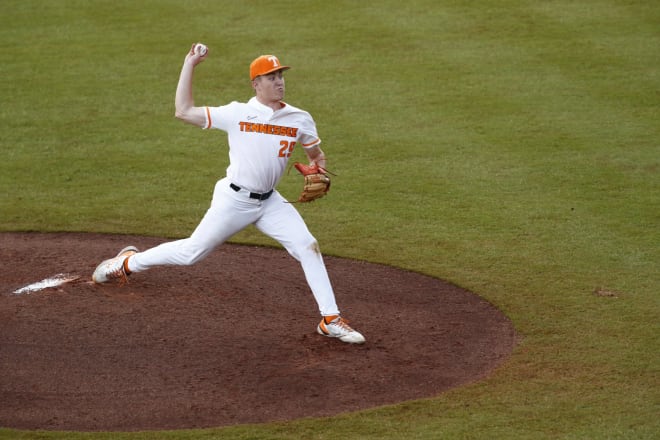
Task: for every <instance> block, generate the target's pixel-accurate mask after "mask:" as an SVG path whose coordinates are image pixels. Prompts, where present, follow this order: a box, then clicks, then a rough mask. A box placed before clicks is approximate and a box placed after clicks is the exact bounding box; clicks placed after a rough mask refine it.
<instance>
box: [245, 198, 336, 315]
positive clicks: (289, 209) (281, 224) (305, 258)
mask: <svg viewBox="0 0 660 440" xmlns="http://www.w3.org/2000/svg"><path fill="white" fill-rule="evenodd" d="M255 226H256V227H257V229H259V230H260V231H261V232H263V233H264V234H266V235H268V236H269V237H271V238H273V239H275V240H277V241H278V242H279V243H281V244H282V246H284V248H285V249H286V250H287V251H288V252H289V254H291V255H292V256H293V257H294V258H295V259H296V260H298V261H299V262H300V264H301V266H302V269H303V271H304V273H305V279H306V280H307V284H309V287H310V289H311V290H312V293H313V294H314V299H316V302H317V304H318V306H319V310H320V312H321V315H324V316H325V315H338V314H339V308H338V307H337V304H336V302H335V294H334V291H333V290H332V285H331V283H330V278H329V277H328V272H327V270H326V268H325V263H324V262H323V256H322V255H321V250H320V249H319V245H318V243H317V241H316V239H315V238H314V236H313V235H312V234H311V233H310V232H309V229H308V228H307V225H306V224H305V222H304V221H303V219H302V217H301V216H300V214H299V213H298V211H297V210H296V209H295V208H294V207H293V206H292V205H291V204H290V203H286V202H285V200H284V198H283V197H282V196H281V195H280V194H279V193H278V192H274V193H273V195H272V196H271V197H270V199H268V200H267V201H266V202H265V203H264V207H263V215H262V216H261V218H260V219H259V220H258V221H257V222H256V223H255Z"/></svg>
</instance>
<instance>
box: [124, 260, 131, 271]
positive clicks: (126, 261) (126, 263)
mask: <svg viewBox="0 0 660 440" xmlns="http://www.w3.org/2000/svg"><path fill="white" fill-rule="evenodd" d="M128 258H130V257H128ZM128 258H126V259H125V260H124V273H125V274H126V275H130V274H131V270H130V269H129V268H128Z"/></svg>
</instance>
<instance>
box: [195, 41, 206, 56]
mask: <svg viewBox="0 0 660 440" xmlns="http://www.w3.org/2000/svg"><path fill="white" fill-rule="evenodd" d="M208 50H209V49H208V47H206V45H204V44H202V43H198V44H197V45H195V53H196V54H198V55H200V56H204V55H206V52H208Z"/></svg>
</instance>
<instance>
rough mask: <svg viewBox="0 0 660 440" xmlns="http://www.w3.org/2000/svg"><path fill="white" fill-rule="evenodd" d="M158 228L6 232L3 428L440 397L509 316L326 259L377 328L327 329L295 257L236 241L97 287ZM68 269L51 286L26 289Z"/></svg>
mask: <svg viewBox="0 0 660 440" xmlns="http://www.w3.org/2000/svg"><path fill="white" fill-rule="evenodd" d="M164 241H166V240H165V239H160V238H151V237H136V236H116V235H114V236H113V235H101V234H71V233H66V234H64V233H63V234H40V233H4V234H0V244H1V246H0V259H1V261H3V262H4V264H3V269H2V277H1V281H0V402H2V405H0V426H3V427H9V428H18V429H44V430H75V431H136V430H156V429H158V430H160V429H178V428H203V427H216V426H226V425H234V424H242V423H260V422H270V421H283V420H291V419H296V418H301V417H317V416H331V415H335V414H338V413H343V412H347V411H356V410H360V409H366V408H371V407H375V406H380V405H386V404H393V403H397V402H401V401H406V400H412V399H419V398H424V397H432V396H434V395H437V394H439V393H442V392H443V391H446V390H448V389H450V388H454V387H458V386H460V385H463V384H466V383H469V382H473V381H476V380H479V379H481V378H484V377H486V376H487V375H488V374H489V373H490V372H491V371H492V370H493V369H494V368H496V367H497V366H499V365H500V364H501V363H502V362H503V361H504V360H506V359H507V358H508V356H509V355H510V353H511V351H512V349H513V347H514V346H515V343H516V333H515V330H514V328H513V326H512V324H511V322H510V321H509V320H508V319H507V318H506V317H505V316H504V315H503V314H502V313H501V312H500V311H499V310H498V309H496V308H495V307H493V306H492V305H491V304H490V303H488V302H487V301H485V300H483V299H482V298H480V297H479V296H477V295H475V294H473V293H471V292H469V291H467V290H465V289H462V288H460V287H457V286H455V285H452V284H450V283H447V282H444V281H442V280H439V279H436V278H432V277H429V276H425V275H421V274H418V273H414V272H409V271H404V270H400V269H396V268H392V267H388V266H383V265H377V264H371V263H367V262H360V261H353V260H346V259H341V258H334V257H325V260H326V265H327V268H328V272H329V273H330V278H331V280H332V282H333V285H334V288H335V292H336V296H337V301H338V304H339V306H340V308H341V309H342V313H343V315H344V316H345V317H346V318H348V319H349V320H350V321H351V324H352V325H353V326H354V327H355V328H356V329H357V330H359V331H360V332H362V333H363V334H364V335H365V337H366V338H367V343H366V344H364V345H357V346H356V345H348V344H344V343H341V342H339V341H337V340H334V339H329V338H325V337H323V336H320V335H318V334H316V332H315V329H316V325H317V323H318V321H319V319H320V317H319V314H318V311H317V308H316V303H315V302H314V299H313V297H312V295H311V292H310V291H309V289H308V287H307V284H306V282H305V279H304V276H303V273H302V270H301V268H300V266H299V264H298V263H297V262H296V261H295V260H294V259H293V258H292V257H290V256H289V255H288V254H287V253H286V252H285V251H283V250H280V249H273V248H265V247H256V246H242V245H233V244H225V245H223V246H221V247H219V248H218V249H217V250H216V251H215V252H213V253H212V254H211V255H210V256H209V257H208V258H207V259H205V260H204V261H202V262H201V263H198V264H197V265H195V266H190V267H163V268H157V269H153V270H151V271H148V272H143V273H139V274H135V275H133V276H132V277H131V278H130V282H129V283H128V284H126V285H118V284H108V285H95V284H93V283H92V282H91V280H90V277H91V273H92V272H93V270H94V268H95V266H96V265H97V264H98V263H99V262H100V261H101V260H103V259H105V258H108V257H111V256H114V254H115V253H116V252H117V250H118V249H120V248H122V247H124V246H125V245H128V244H133V245H135V246H137V247H138V248H140V249H145V248H148V247H152V246H154V245H157V244H159V243H162V242H164ZM59 273H67V274H73V275H79V276H80V278H79V279H77V280H74V281H72V282H69V283H66V284H63V285H61V286H58V287H54V288H46V289H43V290H39V291H34V292H28V293H22V294H17V293H15V292H16V291H17V290H18V289H20V288H22V287H24V286H26V285H29V284H31V283H34V282H37V281H39V280H42V279H45V278H48V277H52V276H53V275H55V274H59Z"/></svg>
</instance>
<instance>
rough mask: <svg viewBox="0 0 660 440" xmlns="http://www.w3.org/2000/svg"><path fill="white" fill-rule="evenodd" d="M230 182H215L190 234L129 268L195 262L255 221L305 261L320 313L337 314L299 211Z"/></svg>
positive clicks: (327, 280)
mask: <svg viewBox="0 0 660 440" xmlns="http://www.w3.org/2000/svg"><path fill="white" fill-rule="evenodd" d="M230 183H231V182H230V181H229V179H228V178H224V179H221V180H219V181H218V182H217V183H216V185H215V190H214V191H213V200H212V201H211V207H210V208H209V209H208V210H207V211H206V214H205V215H204V218H202V221H201V222H200V223H199V225H198V226H197V228H196V229H195V231H194V232H193V233H192V235H191V236H190V237H189V238H185V239H182V240H176V241H171V242H168V243H163V244H161V245H158V246H156V247H154V248H151V249H148V250H146V251H144V252H139V253H137V254H135V255H133V256H132V257H130V258H129V260H128V268H129V270H130V271H131V272H142V271H145V270H147V269H150V268H152V267H155V266H162V265H178V266H187V265H192V264H195V263H196V262H198V261H200V260H201V259H203V258H204V257H206V256H207V255H208V254H209V253H210V252H211V251H213V250H214V249H215V248H216V247H218V246H219V245H221V244H222V243H224V242H225V241H227V240H228V239H229V238H230V237H232V236H233V235H234V234H236V233H238V232H239V231H241V230H242V229H244V228H246V227H247V226H249V225H251V224H254V225H255V226H256V227H257V229H259V230H260V231H261V232H263V233H264V234H266V235H268V236H269V237H271V238H273V239H275V240H277V241H278V242H279V243H280V244H282V246H284V248H285V249H286V250H287V251H288V252H289V254H291V255H292V256H293V257H294V258H295V259H296V260H298V261H299V262H300V264H301V266H302V269H303V272H304V273H305V278H306V280H307V284H308V285H309V287H310V289H311V290H312V293H313V295H314V299H315V300H316V302H317V304H318V306H319V311H320V312H321V315H323V316H330V315H338V314H339V309H338V307H337V304H336V301H335V295H334V292H333V290H332V285H331V284H330V278H329V277H328V272H327V270H326V268H325V264H324V262H323V256H322V255H321V251H320V249H319V246H318V243H317V241H316V239H315V238H314V237H313V236H312V234H311V233H310V232H309V229H308V228H307V225H306V224H305V222H304V220H303V219H302V217H301V216H300V214H299V213H298V211H297V210H296V209H295V208H294V207H293V206H292V205H291V204H289V203H286V201H285V199H284V198H283V197H282V196H281V195H280V193H278V192H277V191H274V192H273V194H272V195H271V196H270V197H269V198H268V199H266V200H263V201H261V200H257V199H251V198H249V194H248V193H247V192H246V191H245V190H241V191H239V192H236V191H234V190H233V189H231V188H230V187H229V184H230Z"/></svg>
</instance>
